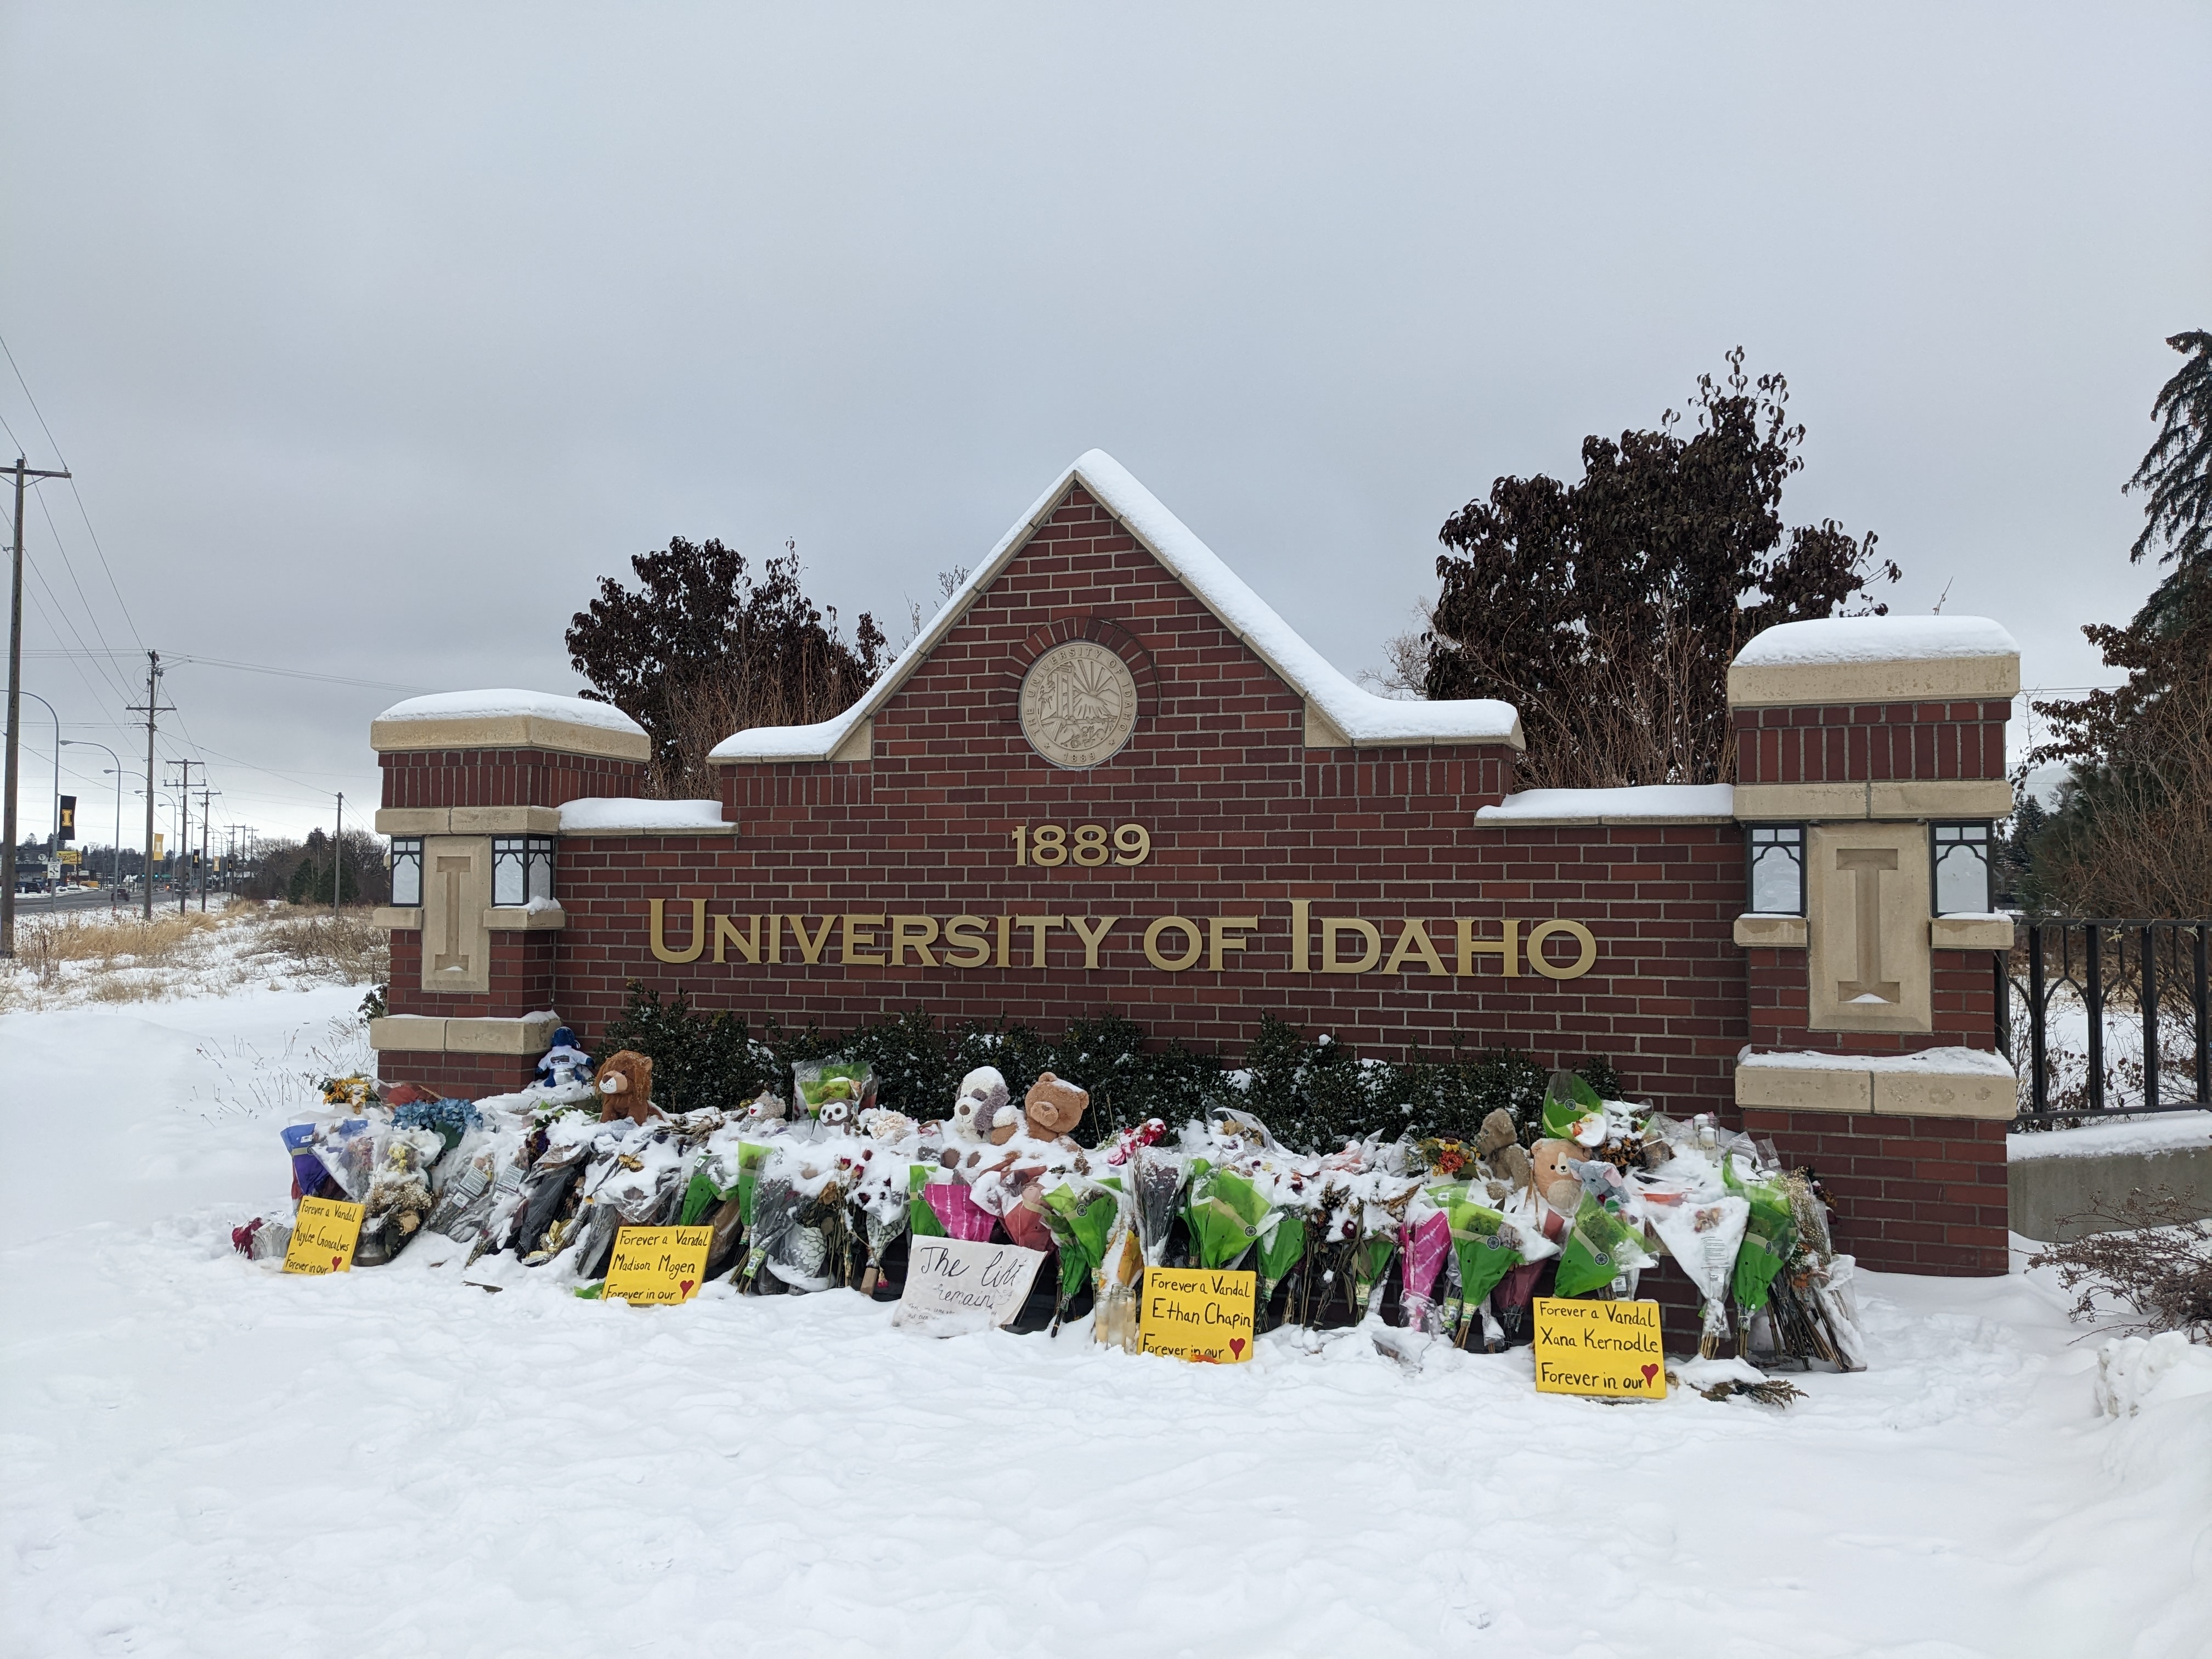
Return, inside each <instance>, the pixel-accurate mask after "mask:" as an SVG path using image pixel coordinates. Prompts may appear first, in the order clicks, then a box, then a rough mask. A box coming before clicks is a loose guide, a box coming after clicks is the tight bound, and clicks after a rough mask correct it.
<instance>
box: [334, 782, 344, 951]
mask: <svg viewBox="0 0 2212 1659" xmlns="http://www.w3.org/2000/svg"><path fill="white" fill-rule="evenodd" d="M344 840H345V791H344V790H343V789H341V790H339V791H338V832H337V836H334V837H333V838H332V839H331V921H337V919H338V884H340V883H341V882H343V880H344V879H345V863H344V858H343V854H342V852H341V851H340V843H342V842H343V841H344Z"/></svg>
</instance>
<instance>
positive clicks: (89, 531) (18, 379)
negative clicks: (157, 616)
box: [0, 334, 146, 651]
mask: <svg viewBox="0 0 2212 1659" xmlns="http://www.w3.org/2000/svg"><path fill="white" fill-rule="evenodd" d="M0 353H4V354H5V355H6V356H7V359H8V367H9V368H10V369H12V370H14V371H15V384H16V385H17V386H21V387H22V388H23V401H24V402H26V403H27V404H30V406H31V413H32V414H33V415H35V416H38V420H39V430H40V431H41V432H43V433H45V434H46V443H47V446H48V447H50V448H52V451H53V452H54V459H56V460H58V461H59V462H60V463H61V465H62V467H63V471H62V474H61V476H62V477H65V478H69V480H70V495H71V496H73V497H74V498H75V499H76V511H77V516H78V517H79V518H81V519H82V520H84V531H85V534H86V535H88V536H89V537H91V538H92V550H93V551H94V553H95V554H97V555H98V556H99V558H100V570H101V571H102V572H103V573H104V574H106V577H107V586H108V587H109V588H110V589H111V590H112V592H114V594H115V603H116V605H118V607H119V608H120V609H121V611H122V612H123V625H124V626H125V627H126V628H128V629H130V630H131V638H132V639H133V640H135V641H137V644H138V647H139V649H140V650H142V651H143V650H144V649H145V645H146V642H145V641H144V640H143V639H140V638H139V635H138V623H137V620H136V619H135V618H134V617H132V616H131V602H130V601H129V600H128V599H125V598H124V597H123V584H122V583H120V582H118V581H117V580H115V571H114V568H113V567H112V566H111V565H110V564H109V563H108V562H107V550H106V548H104V547H102V546H101V545H100V532H99V531H97V530H95V529H94V528H93V524H92V512H91V509H90V508H88V507H86V506H85V504H84V492H83V491H82V490H81V489H78V488H77V487H76V479H75V478H73V477H70V474H69V471H68V467H69V458H68V457H67V456H65V455H64V454H63V453H62V447H61V445H60V444H59V443H58V442H56V441H55V439H54V431H53V428H52V427H50V426H48V425H47V424H46V414H45V412H44V411H43V410H40V407H39V400H38V399H37V398H33V396H32V395H31V383H30V382H29V381H28V380H25V379H24V378H23V370H22V366H21V364H19V363H18V362H16V361H15V352H14V350H13V349H10V348H9V344H8V337H7V336H6V335H4V334H0Z"/></svg>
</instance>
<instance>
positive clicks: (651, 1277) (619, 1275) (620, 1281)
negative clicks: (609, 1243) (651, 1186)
mask: <svg viewBox="0 0 2212 1659" xmlns="http://www.w3.org/2000/svg"><path fill="white" fill-rule="evenodd" d="M712 1243H714V1229H713V1228H712V1227H624V1228H623V1229H622V1230H620V1231H618V1232H617V1233H616V1234H615V1249H614V1255H612V1256H611V1258H610V1259H609V1261H608V1262H607V1282H606V1288H605V1290H603V1291H600V1294H601V1295H602V1296H604V1297H605V1298H606V1299H607V1300H608V1301H610V1302H614V1301H623V1302H627V1303H629V1304H630V1305H631V1306H632V1307H645V1306H650V1305H653V1304H665V1303H671V1302H689V1301H690V1299H691V1298H692V1297H695V1296H696V1295H697V1294H698V1293H699V1284H700V1281H701V1280H702V1279H705V1278H706V1277H707V1249H708V1246H709V1245H710V1244H712Z"/></svg>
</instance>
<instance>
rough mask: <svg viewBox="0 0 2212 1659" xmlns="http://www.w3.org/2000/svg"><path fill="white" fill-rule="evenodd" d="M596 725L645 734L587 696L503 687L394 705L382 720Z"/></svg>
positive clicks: (607, 705)
mask: <svg viewBox="0 0 2212 1659" xmlns="http://www.w3.org/2000/svg"><path fill="white" fill-rule="evenodd" d="M532 715H534V716H536V717H537V718H538V719H540V720H565V721H566V722H568V724H569V725H571V726H598V727H599V729H600V730H602V731H605V732H632V733H635V735H637V736H639V737H643V736H644V735H645V728H644V727H643V726H640V725H639V724H638V723H637V722H636V721H635V720H632V719H631V718H630V717H629V715H627V714H623V711H622V710H621V709H619V708H615V707H614V706H613V705H612V704H611V703H604V702H592V701H591V699H589V698H588V697H562V696H555V695H554V694H553V693H552V692H550V691H521V690H515V689H514V688H513V687H511V686H502V687H500V688H498V689H496V690H489V691H437V692H433V693H432V694H431V695H429V696H425V697H410V698H408V699H407V701H406V702H395V703H393V704H392V707H391V708H387V709H386V710H385V711H384V712H383V713H382V714H379V715H378V716H377V717H376V718H377V719H378V720H380V721H382V720H508V719H513V718H516V717H518V716H532Z"/></svg>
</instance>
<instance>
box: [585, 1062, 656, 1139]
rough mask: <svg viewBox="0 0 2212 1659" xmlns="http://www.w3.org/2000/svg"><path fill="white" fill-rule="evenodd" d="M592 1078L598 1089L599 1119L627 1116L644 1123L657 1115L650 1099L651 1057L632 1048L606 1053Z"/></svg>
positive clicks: (608, 1119) (609, 1119)
mask: <svg viewBox="0 0 2212 1659" xmlns="http://www.w3.org/2000/svg"><path fill="white" fill-rule="evenodd" d="M592 1083H593V1084H594V1085H596V1086H597V1087H598V1089H599V1121H600V1122H602V1123H611V1122H612V1121H614V1120H615V1119H617V1118H618V1117H627V1118H629V1121H631V1122H633V1123H643V1122H645V1121H647V1120H648V1119H650V1118H653V1117H655V1116H658V1115H659V1112H658V1109H656V1108H655V1107H654V1105H653V1061H652V1060H650V1059H648V1058H647V1056H645V1055H643V1054H639V1053H638V1052H637V1051H636V1050H635V1049H634V1048H623V1049H621V1050H619V1051H618V1052H617V1053H615V1054H609V1055H608V1056H607V1057H606V1059H605V1060H603V1061H601V1062H600V1064H599V1071H598V1073H596V1074H595V1075H594V1076H593V1077H592Z"/></svg>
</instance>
